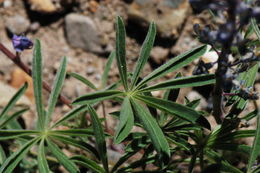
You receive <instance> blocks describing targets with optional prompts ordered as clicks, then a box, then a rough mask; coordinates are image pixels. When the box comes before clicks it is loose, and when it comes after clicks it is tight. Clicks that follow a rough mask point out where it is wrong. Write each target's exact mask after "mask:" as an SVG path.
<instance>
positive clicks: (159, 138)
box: [130, 99, 170, 157]
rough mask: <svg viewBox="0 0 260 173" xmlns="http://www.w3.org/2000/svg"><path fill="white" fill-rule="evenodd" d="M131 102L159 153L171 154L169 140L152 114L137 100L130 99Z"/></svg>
mask: <svg viewBox="0 0 260 173" xmlns="http://www.w3.org/2000/svg"><path fill="white" fill-rule="evenodd" d="M130 101H131V104H132V106H133V109H134V112H135V114H136V116H138V118H139V119H140V120H141V122H142V125H143V126H144V129H145V130H146V131H147V133H148V135H149V137H150V138H151V140H152V143H153V145H154V147H155V149H156V150H157V152H158V153H161V154H165V155H166V156H168V157H169V156H170V148H169V145H168V142H167V140H166V138H165V136H164V134H163V132H162V130H161V128H160V127H159V125H158V124H157V122H156V121H155V119H154V118H153V117H152V115H151V114H150V113H149V111H148V110H146V109H145V108H144V107H143V106H142V105H140V103H137V102H136V101H135V100H133V99H130Z"/></svg>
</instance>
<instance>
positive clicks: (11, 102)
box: [0, 83, 28, 118]
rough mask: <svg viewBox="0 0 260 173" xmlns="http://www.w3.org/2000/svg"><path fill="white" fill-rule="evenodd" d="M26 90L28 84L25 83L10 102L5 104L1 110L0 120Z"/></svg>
mask: <svg viewBox="0 0 260 173" xmlns="http://www.w3.org/2000/svg"><path fill="white" fill-rule="evenodd" d="M27 88H28V83H25V84H24V85H23V86H22V87H21V88H20V89H19V90H18V91H17V92H16V93H15V95H14V96H13V97H12V98H11V99H10V101H9V102H8V103H7V105H6V106H5V107H4V108H3V110H2V112H1V113H0V118H2V117H5V116H6V114H7V113H8V111H9V110H10V109H12V108H13V107H14V105H15V104H16V102H17V100H18V99H19V98H21V96H22V95H23V94H24V92H25V91H26V89H27Z"/></svg>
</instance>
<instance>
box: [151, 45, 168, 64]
mask: <svg viewBox="0 0 260 173" xmlns="http://www.w3.org/2000/svg"><path fill="white" fill-rule="evenodd" d="M169 52H170V51H169V49H165V48H163V47H159V46H156V47H154V48H153V49H152V51H151V58H152V59H153V60H154V62H156V63H157V64H162V62H163V61H164V60H165V59H166V57H167V56H168V54H169Z"/></svg>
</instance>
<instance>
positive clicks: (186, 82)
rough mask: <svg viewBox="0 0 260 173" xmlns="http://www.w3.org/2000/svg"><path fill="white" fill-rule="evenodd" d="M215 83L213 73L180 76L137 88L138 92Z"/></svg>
mask: <svg viewBox="0 0 260 173" xmlns="http://www.w3.org/2000/svg"><path fill="white" fill-rule="evenodd" d="M214 83H215V75H214V74H206V75H197V76H191V77H180V78H176V79H172V80H168V81H165V82H161V83H159V84H156V85H153V86H149V87H146V88H143V89H140V90H138V92H150V91H155V90H166V89H177V88H185V87H197V86H203V85H209V84H214Z"/></svg>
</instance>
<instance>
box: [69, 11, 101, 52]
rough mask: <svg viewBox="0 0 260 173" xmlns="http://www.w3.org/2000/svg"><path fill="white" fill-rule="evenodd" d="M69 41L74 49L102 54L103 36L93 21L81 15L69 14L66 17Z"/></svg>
mask: <svg viewBox="0 0 260 173" xmlns="http://www.w3.org/2000/svg"><path fill="white" fill-rule="evenodd" d="M65 31H66V36H67V41H68V43H69V44H70V45H71V46H72V47H76V48H81V49H83V50H85V51H89V52H93V53H102V52H103V50H102V47H101V35H100V34H99V32H98V30H97V27H96V25H95V23H94V22H93V20H92V19H91V18H89V17H87V16H83V15H79V14H74V13H71V14H68V15H67V16H66V17H65Z"/></svg>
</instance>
